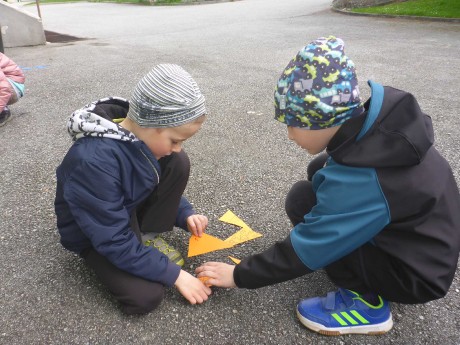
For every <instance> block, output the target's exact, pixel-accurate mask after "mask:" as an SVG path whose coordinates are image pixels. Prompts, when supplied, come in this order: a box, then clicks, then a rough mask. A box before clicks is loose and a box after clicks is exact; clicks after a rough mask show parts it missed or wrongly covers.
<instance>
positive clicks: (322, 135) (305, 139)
mask: <svg viewBox="0 0 460 345" xmlns="http://www.w3.org/2000/svg"><path fill="white" fill-rule="evenodd" d="M339 128H340V126H335V127H331V128H325V129H315V130H309V129H303V128H299V127H291V126H288V138H289V140H292V141H294V142H295V143H296V144H297V145H299V146H300V147H301V148H302V149H304V150H307V151H308V153H309V154H311V155H316V154H317V153H320V152H322V151H324V150H325V149H326V147H327V145H328V144H329V141H330V140H331V138H332V137H333V136H334V134H335V133H336V132H337V131H338V129H339Z"/></svg>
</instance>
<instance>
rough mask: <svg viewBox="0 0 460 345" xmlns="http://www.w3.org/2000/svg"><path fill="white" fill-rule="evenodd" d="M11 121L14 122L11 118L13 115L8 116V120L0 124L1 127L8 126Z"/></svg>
mask: <svg viewBox="0 0 460 345" xmlns="http://www.w3.org/2000/svg"><path fill="white" fill-rule="evenodd" d="M11 120H12V118H11V115H10V116H8V117H7V118H6V120H5V121H3V122H1V123H0V127H2V126H4V125H6V124H7V123H8V122H10V121H11Z"/></svg>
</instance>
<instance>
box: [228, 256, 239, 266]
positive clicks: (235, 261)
mask: <svg viewBox="0 0 460 345" xmlns="http://www.w3.org/2000/svg"><path fill="white" fill-rule="evenodd" d="M229 258H230V260H232V261H233V262H234V263H235V264H237V265H238V264H239V263H240V262H241V260H240V259H237V258H234V257H233V256H229Z"/></svg>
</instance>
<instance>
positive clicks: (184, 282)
mask: <svg viewBox="0 0 460 345" xmlns="http://www.w3.org/2000/svg"><path fill="white" fill-rule="evenodd" d="M174 285H175V286H176V288H177V290H179V292H180V293H181V294H182V296H184V297H185V298H186V299H187V300H188V301H189V302H190V303H191V304H197V303H198V304H200V303H203V302H204V301H206V300H207V299H208V296H209V295H210V294H211V289H210V288H209V287H207V286H206V285H204V284H203V283H202V282H201V281H200V280H199V279H197V278H195V277H194V276H192V275H191V274H190V273H188V272H186V271H184V270H180V273H179V276H178V277H177V280H176V282H175V283H174Z"/></svg>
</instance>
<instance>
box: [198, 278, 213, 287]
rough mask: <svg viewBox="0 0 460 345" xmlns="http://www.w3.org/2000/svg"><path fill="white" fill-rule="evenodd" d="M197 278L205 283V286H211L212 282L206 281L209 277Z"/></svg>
mask: <svg viewBox="0 0 460 345" xmlns="http://www.w3.org/2000/svg"><path fill="white" fill-rule="evenodd" d="M198 279H199V280H201V282H202V283H203V284H204V285H206V286H207V287H210V286H212V284H209V283H207V281H208V280H209V279H211V278H210V277H198Z"/></svg>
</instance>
